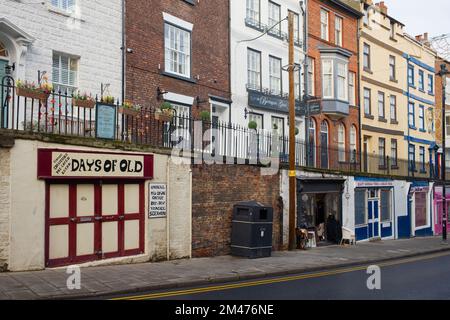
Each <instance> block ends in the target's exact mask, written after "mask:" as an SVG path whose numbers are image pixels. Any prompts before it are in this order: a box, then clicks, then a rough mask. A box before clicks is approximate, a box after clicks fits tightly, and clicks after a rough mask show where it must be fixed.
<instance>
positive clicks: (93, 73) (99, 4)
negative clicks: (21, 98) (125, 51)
mask: <svg viewBox="0 0 450 320" xmlns="http://www.w3.org/2000/svg"><path fill="white" fill-rule="evenodd" d="M50 2H51V1H50V0H43V1H15V0H0V19H7V20H8V21H9V22H11V23H12V24H13V25H14V26H15V27H17V28H19V29H21V30H22V31H23V32H25V33H26V34H28V35H29V36H30V37H32V38H33V39H34V41H33V42H32V44H31V45H29V47H28V48H27V49H26V46H25V47H23V46H22V47H21V46H20V45H19V44H18V45H17V48H16V51H21V52H20V53H19V54H15V55H14V54H11V55H13V56H12V57H11V60H12V61H10V62H15V63H16V71H15V72H14V78H15V79H21V80H29V81H37V77H38V76H37V74H38V70H41V71H47V74H48V76H49V80H50V81H51V74H52V52H53V51H57V52H61V53H64V54H68V55H70V56H75V57H79V58H80V59H79V63H78V88H79V89H80V91H81V92H85V91H86V92H87V93H92V94H93V95H95V94H100V87H101V83H110V85H111V86H110V89H109V94H110V95H113V96H115V97H119V98H120V97H121V87H122V85H121V81H122V80H121V79H122V53H121V49H120V48H121V46H122V6H121V2H122V1H121V0H107V1H92V0H76V4H77V10H76V12H75V14H74V15H72V16H69V15H67V14H65V13H63V12H61V11H58V10H57V9H53V7H52V6H51V5H50ZM41 3H44V4H41ZM4 31H5V30H4V28H3V29H2V27H0V41H1V39H2V38H3V39H4V38H5V37H8V35H7V34H5V32H4ZM3 41H4V40H3ZM6 45H7V47H8V48H7V49H8V50H9V51H12V50H11V48H10V46H8V44H6ZM22 49H24V50H22Z"/></svg>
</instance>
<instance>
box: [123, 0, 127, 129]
mask: <svg viewBox="0 0 450 320" xmlns="http://www.w3.org/2000/svg"><path fill="white" fill-rule="evenodd" d="M125 18H126V17H125V0H122V103H123V102H124V101H125V63H126V52H127V49H126V48H125V32H126V31H125ZM122 121H123V120H122ZM122 128H123V123H122Z"/></svg>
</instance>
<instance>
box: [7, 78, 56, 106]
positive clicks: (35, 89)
mask: <svg viewBox="0 0 450 320" xmlns="http://www.w3.org/2000/svg"><path fill="white" fill-rule="evenodd" d="M16 87H17V91H16V93H17V95H18V96H21V97H26V98H31V99H39V100H41V102H45V101H47V100H48V97H49V96H50V94H51V92H52V90H53V87H52V85H51V84H49V83H48V82H47V81H46V79H45V78H44V81H43V82H42V83H41V84H38V85H37V84H36V83H34V82H28V81H21V80H17V82H16Z"/></svg>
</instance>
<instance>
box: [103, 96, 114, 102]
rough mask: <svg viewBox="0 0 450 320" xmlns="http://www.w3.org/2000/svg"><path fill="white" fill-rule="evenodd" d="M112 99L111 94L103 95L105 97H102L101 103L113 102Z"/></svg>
mask: <svg viewBox="0 0 450 320" xmlns="http://www.w3.org/2000/svg"><path fill="white" fill-rule="evenodd" d="M114 101H115V99H114V97H112V96H105V97H102V102H103V103H106V104H114Z"/></svg>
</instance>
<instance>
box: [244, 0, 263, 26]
mask: <svg viewBox="0 0 450 320" xmlns="http://www.w3.org/2000/svg"><path fill="white" fill-rule="evenodd" d="M249 2H252V3H254V2H258V20H254V19H253V18H252V17H250V16H249V11H252V10H251V9H249V6H248V4H249ZM253 11H254V10H253ZM245 19H246V21H250V23H251V24H253V22H256V23H257V24H258V26H260V25H261V0H246V2H245Z"/></svg>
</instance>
